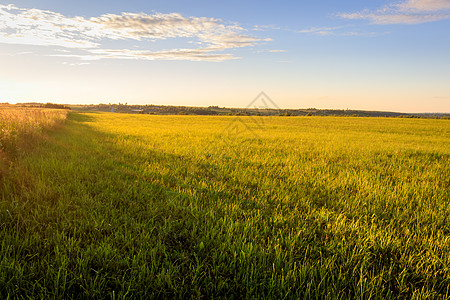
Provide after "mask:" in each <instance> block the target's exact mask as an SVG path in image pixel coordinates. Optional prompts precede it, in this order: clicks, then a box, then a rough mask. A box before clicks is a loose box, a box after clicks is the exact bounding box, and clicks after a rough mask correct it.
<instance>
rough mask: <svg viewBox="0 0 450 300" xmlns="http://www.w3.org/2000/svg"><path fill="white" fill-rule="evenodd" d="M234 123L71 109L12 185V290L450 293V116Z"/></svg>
mask: <svg viewBox="0 0 450 300" xmlns="http://www.w3.org/2000/svg"><path fill="white" fill-rule="evenodd" d="M233 120H236V119H234V118H232V117H194V116H138V115H119V114H72V115H71V119H70V120H69V122H68V124H67V126H66V127H65V128H64V129H63V130H60V131H58V132H55V133H53V134H51V136H50V137H48V138H47V139H46V140H45V141H43V142H42V143H41V144H39V145H38V147H36V149H34V150H33V151H32V152H31V153H29V155H26V156H24V157H22V158H21V159H18V160H17V161H15V163H14V165H13V167H12V168H11V171H10V178H8V179H6V180H4V181H3V182H2V183H1V184H2V185H3V186H2V187H1V190H0V191H1V200H0V228H1V231H0V243H1V250H0V268H1V273H0V296H6V295H8V294H9V295H10V296H13V295H22V296H29V297H33V298H35V297H38V296H40V297H49V296H57V297H63V298H70V297H72V296H73V297H94V298H102V297H114V296H123V295H125V294H127V295H128V296H143V295H144V294H145V295H146V296H149V297H152V296H153V297H168V298H169V297H170V298H172V297H174V296H175V297H177V298H178V297H183V298H186V297H191V296H192V297H194V298H195V297H200V296H202V295H203V296H207V297H208V298H210V297H213V296H214V297H220V296H222V297H227V298H230V297H234V298H241V297H248V298H252V297H254V296H255V295H260V296H261V295H265V296H266V297H268V298H275V297H277V298H278V297H288V298H302V297H304V298H311V297H320V298H324V297H330V298H339V297H341V298H347V297H349V296H352V297H361V298H369V297H370V296H371V297H377V298H378V297H384V298H395V297H398V298H405V297H411V296H413V297H425V296H428V297H449V296H450V291H449V288H448V286H449V285H450V281H449V280H450V273H449V269H448V268H449V263H450V254H449V253H450V238H449V234H450V225H448V221H447V218H448V216H449V210H450V208H449V206H448V204H449V203H448V202H449V198H450V197H449V196H450V193H449V190H450V177H449V174H450V164H449V158H450V147H449V144H450V123H449V122H448V121H445V120H421V119H419V120H417V119H412V120H411V119H365V118H331V117H330V118H328V117H327V118H314V117H313V118H307V117H302V118H282V117H277V118H265V119H264V120H265V121H264V125H263V128H264V130H261V129H260V128H259V127H258V126H257V125H256V124H255V123H254V122H253V121H260V120H259V119H254V118H253V119H252V118H239V119H238V120H242V121H243V122H244V123H245V124H246V125H245V126H244V125H242V124H241V123H240V122H235V123H232V121H233ZM230 124H235V126H234V125H233V126H230V127H227V126H229V125H230ZM226 128H228V129H226ZM249 128H250V129H249ZM2 298H3V297H2Z"/></svg>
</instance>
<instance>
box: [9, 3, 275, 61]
mask: <svg viewBox="0 0 450 300" xmlns="http://www.w3.org/2000/svg"><path fill="white" fill-rule="evenodd" d="M169 38H172V39H180V38H190V39H196V40H197V42H194V43H195V44H197V45H198V47H199V48H196V49H172V50H168V51H156V52H155V51H150V50H142V51H132V50H128V49H116V50H112V49H103V47H102V42H103V41H105V40H108V39H109V40H127V41H134V42H135V43H139V42H144V41H145V42H148V41H153V42H154V41H157V40H164V39H169ZM265 41H270V39H267V38H265V39H263V38H258V37H253V36H249V35H247V34H245V29H244V28H242V27H240V26H239V25H237V24H226V23H225V22H223V21H222V20H220V19H214V18H205V17H184V16H182V15H180V14H177V13H170V14H162V13H155V14H152V15H148V14H145V13H139V14H136V13H122V14H121V15H116V14H105V15H101V16H99V17H94V18H89V19H88V18H83V17H66V16H64V15H62V14H59V13H56V12H52V11H45V10H39V9H24V8H18V7H16V6H14V5H0V43H8V44H25V45H39V46H60V47H64V48H66V49H79V50H80V49H84V50H85V52H86V53H87V57H86V59H94V58H96V59H98V58H128V59H129V58H133V59H177V60H180V59H186V60H195V61H199V60H206V61H221V60H227V59H233V58H236V57H233V56H232V55H231V54H226V53H220V52H223V51H225V50H227V49H231V48H240V47H248V46H253V45H255V44H257V43H260V42H265ZM146 45H148V43H146ZM218 52H219V53H218ZM69 56H72V57H80V54H73V55H69Z"/></svg>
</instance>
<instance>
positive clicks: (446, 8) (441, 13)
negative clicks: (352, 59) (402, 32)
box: [338, 0, 450, 24]
mask: <svg viewBox="0 0 450 300" xmlns="http://www.w3.org/2000/svg"><path fill="white" fill-rule="evenodd" d="M338 16H339V17H341V18H344V19H351V20H369V21H371V22H372V23H374V24H420V23H427V22H434V21H440V20H445V19H449V18H450V0H406V1H402V2H398V3H394V4H390V5H387V6H385V7H383V8H381V9H378V10H375V11H370V10H363V11H360V12H356V13H341V14H338Z"/></svg>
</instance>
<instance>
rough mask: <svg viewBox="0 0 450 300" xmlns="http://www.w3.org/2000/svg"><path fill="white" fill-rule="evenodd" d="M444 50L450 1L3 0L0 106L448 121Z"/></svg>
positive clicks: (449, 65)
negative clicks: (265, 111)
mask: <svg viewBox="0 0 450 300" xmlns="http://www.w3.org/2000/svg"><path fill="white" fill-rule="evenodd" d="M449 49H450V0H400V1H348V0H347V1H322V0H315V1H312V0H311V1H245V2H244V1H170V0H169V1H162V0H161V1H103V0H101V1H46V0H42V1H39V2H36V1H31V0H27V1H2V0H0V102H6V101H7V102H10V103H16V102H27V101H51V102H57V103H78V104H85V103H109V102H111V103H117V102H128V103H129V104H167V105H192V106H209V105H219V106H227V107H245V106H247V104H248V103H249V102H251V101H252V99H253V98H254V97H255V96H256V95H258V94H259V92H260V91H265V92H266V93H267V94H268V95H269V96H270V97H271V98H272V99H273V100H274V101H275V102H276V103H277V105H278V106H279V107H282V108H309V107H315V108H335V109H346V108H349V109H365V110H385V111H402V112H450V51H449Z"/></svg>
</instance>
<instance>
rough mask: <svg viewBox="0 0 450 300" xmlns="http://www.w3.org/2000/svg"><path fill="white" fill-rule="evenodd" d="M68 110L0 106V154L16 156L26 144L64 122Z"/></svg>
mask: <svg viewBox="0 0 450 300" xmlns="http://www.w3.org/2000/svg"><path fill="white" fill-rule="evenodd" d="M66 117H67V110H61V109H45V108H34V107H23V106H16V105H0V153H3V156H4V154H5V153H6V154H10V155H11V154H14V153H16V152H17V150H19V149H20V146H21V145H22V144H23V143H24V142H28V141H30V139H34V138H36V137H38V136H40V135H41V134H42V132H43V131H44V130H45V129H50V128H54V127H56V126H59V125H60V124H62V123H63V122H64V120H65V119H66Z"/></svg>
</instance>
